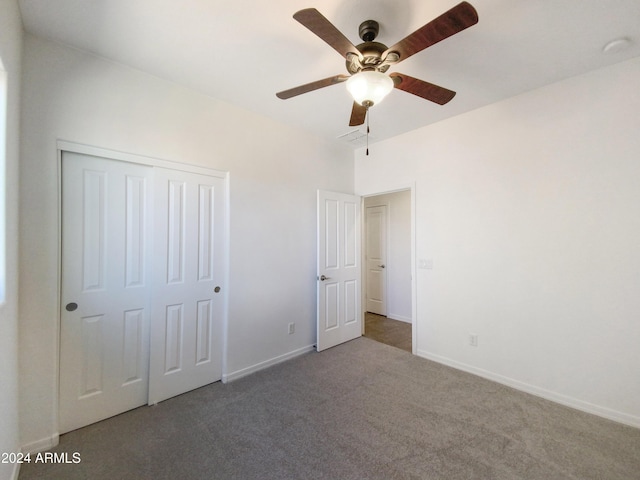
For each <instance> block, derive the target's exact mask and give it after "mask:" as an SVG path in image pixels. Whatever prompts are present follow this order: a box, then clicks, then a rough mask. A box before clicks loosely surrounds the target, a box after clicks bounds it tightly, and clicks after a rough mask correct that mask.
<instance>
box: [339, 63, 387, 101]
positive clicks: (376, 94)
mask: <svg viewBox="0 0 640 480" xmlns="http://www.w3.org/2000/svg"><path fill="white" fill-rule="evenodd" d="M347 90H348V91H349V93H350V94H351V96H352V97H353V99H354V100H355V101H356V102H357V103H359V104H360V105H362V106H363V107H371V106H372V105H376V104H378V103H380V102H381V101H382V99H383V98H384V97H386V96H387V95H388V94H389V92H390V91H391V90H393V80H392V79H391V77H389V76H388V75H385V74H384V73H381V72H377V71H375V70H365V71H362V72H358V73H356V74H355V75H352V76H351V77H349V80H347Z"/></svg>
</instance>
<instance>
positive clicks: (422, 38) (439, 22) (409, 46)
mask: <svg viewBox="0 0 640 480" xmlns="http://www.w3.org/2000/svg"><path fill="white" fill-rule="evenodd" d="M476 23H478V12H476V9H475V8H473V7H472V6H471V4H470V3H468V2H462V3H460V4H458V5H456V6H455V7H453V8H452V9H451V10H449V11H447V12H445V13H443V14H442V15H440V16H439V17H438V18H435V19H434V20H432V21H430V22H429V23H427V24H426V25H424V26H423V27H421V28H419V29H418V30H416V31H415V32H413V33H412V34H411V35H409V36H407V37H405V38H404V39H402V40H400V41H399V42H398V43H396V44H395V45H393V46H392V47H389V48H388V49H387V51H386V52H385V53H384V54H383V55H382V56H383V58H384V56H385V55H386V54H388V53H391V52H398V53H399V54H400V60H398V61H402V60H406V59H407V58H409V57H410V56H411V55H413V54H415V53H418V52H421V51H422V50H424V49H425V48H427V47H430V46H431V45H433V44H435V43H438V42H439V41H440V40H444V39H445V38H448V37H450V36H451V35H455V34H456V33H458V32H461V31H462V30H464V29H465V28H469V27H471V26H472V25H475V24H476Z"/></svg>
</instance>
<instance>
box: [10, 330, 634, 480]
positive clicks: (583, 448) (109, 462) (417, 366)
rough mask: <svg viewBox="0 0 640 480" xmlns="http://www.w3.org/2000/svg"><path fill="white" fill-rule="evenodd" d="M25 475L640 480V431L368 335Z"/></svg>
mask: <svg viewBox="0 0 640 480" xmlns="http://www.w3.org/2000/svg"><path fill="white" fill-rule="evenodd" d="M54 451H55V452H58V453H67V454H68V456H69V459H71V458H73V457H72V456H73V454H74V453H76V452H77V453H79V454H80V458H81V462H80V463H77V464H34V463H31V464H25V465H23V466H22V469H21V473H20V479H21V480H29V479H60V480H62V479H64V480H74V479H89V480H101V479H105V480H106V479H109V480H113V479H137V480H141V479H154V480H160V479H224V480H226V479H238V480H250V479H261V480H267V479H278V480H285V479H304V480H306V479H335V480H338V479H339V480H347V479H354V480H355V479H357V480H362V479H384V480H388V479H443V480H457V479H460V480H462V479H465V480H468V479H482V480H518V479H536V480H562V479H575V480H578V479H579V480H589V479H593V480H596V479H597V480H617V479H620V480H622V479H625V480H631V479H635V480H637V479H639V478H640V429H635V428H632V427H628V426H624V425H620V424H617V423H614V422H611V421H608V420H605V419H602V418H599V417H596V416H592V415H589V414H585V413H582V412H578V411H575V410H572V409H569V408H566V407H563V406H561V405H557V404H554V403H552V402H548V401H546V400H543V399H540V398H537V397H534V396H531V395H528V394H525V393H522V392H518V391H515V390H512V389H510V388H508V387H504V386H501V385H498V384H495V383H493V382H490V381H487V380H484V379H481V378H478V377H475V376H473V375H470V374H466V373H463V372H459V371H456V370H453V369H451V368H448V367H445V366H442V365H439V364H436V363H433V362H430V361H428V360H425V359H421V358H418V357H415V356H412V355H411V354H409V353H407V352H405V351H403V350H400V349H397V348H393V347H390V346H387V345H384V344H381V343H377V342H375V341H372V340H370V339H367V338H360V339H357V340H354V341H351V342H348V343H346V344H343V345H340V346H338V347H334V348H331V349H329V350H326V351H324V352H322V353H315V352H314V353H309V354H306V355H303V356H301V357H298V358H296V359H293V360H291V361H288V362H286V363H283V364H280V365H276V366H274V367H272V368H269V369H267V370H264V371H262V372H258V373H256V374H253V375H251V376H249V377H245V378H243V379H240V380H238V381H236V382H233V383H230V384H227V385H223V384H220V383H216V384H212V385H210V386H208V387H204V388H201V389H199V390H196V391H193V392H190V393H188V394H185V395H181V396H179V397H176V398H173V399H170V400H167V401H165V402H162V403H161V404H159V405H157V406H155V407H142V408H139V409H136V410H133V411H131V412H127V413H125V414H122V415H119V416H117V417H114V418H112V419H109V420H106V421H103V422H100V423H97V424H94V425H91V426H89V427H85V428H83V429H80V430H76V431H74V432H71V433H68V434H66V435H63V436H62V437H61V438H60V445H59V446H58V447H57V448H56V449H55V450H54Z"/></svg>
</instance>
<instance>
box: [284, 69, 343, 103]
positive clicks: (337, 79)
mask: <svg viewBox="0 0 640 480" xmlns="http://www.w3.org/2000/svg"><path fill="white" fill-rule="evenodd" d="M348 78H349V75H335V76H333V77H329V78H324V79H322V80H316V81H315V82H311V83H307V84H305V85H300V86H299V87H294V88H290V89H289V90H284V91H282V92H278V93H276V97H278V98H281V99H282V100H286V99H287V98H291V97H295V96H297V95H302V94H303V93H307V92H312V91H313V90H318V89H319V88H323V87H328V86H330V85H335V84H337V83H342V82H344V81H345V80H347V79H348Z"/></svg>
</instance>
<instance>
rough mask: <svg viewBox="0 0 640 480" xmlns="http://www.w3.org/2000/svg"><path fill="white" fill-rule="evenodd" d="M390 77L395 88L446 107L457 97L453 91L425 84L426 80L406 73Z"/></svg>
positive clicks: (393, 74)
mask: <svg viewBox="0 0 640 480" xmlns="http://www.w3.org/2000/svg"><path fill="white" fill-rule="evenodd" d="M389 76H390V77H391V79H392V80H393V83H394V87H395V88H397V89H399V90H404V91H405V92H408V93H413V94H414V95H417V96H418V97H422V98H424V99H425V100H429V101H431V102H434V103H437V104H439V105H444V104H445V103H447V102H449V101H450V100H451V99H452V98H453V97H455V96H456V92H454V91H452V90H448V89H446V88H444V87H440V86H438V85H434V84H433V83H429V82H425V81H424V80H419V79H417V78H413V77H410V76H409V75H405V74H404V73H397V72H394V73H392V74H390V75H389Z"/></svg>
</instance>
